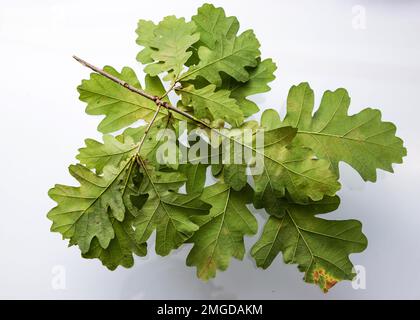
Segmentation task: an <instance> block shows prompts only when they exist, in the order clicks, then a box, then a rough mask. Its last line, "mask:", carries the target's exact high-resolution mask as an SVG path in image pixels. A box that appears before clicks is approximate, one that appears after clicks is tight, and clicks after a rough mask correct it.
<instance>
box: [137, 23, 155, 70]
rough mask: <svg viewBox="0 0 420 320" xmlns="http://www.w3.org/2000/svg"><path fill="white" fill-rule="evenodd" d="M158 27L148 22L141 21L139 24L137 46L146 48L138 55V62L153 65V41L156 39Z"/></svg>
mask: <svg viewBox="0 0 420 320" xmlns="http://www.w3.org/2000/svg"><path fill="white" fill-rule="evenodd" d="M156 28H157V25H156V24H155V23H154V22H153V21H148V20H139V22H138V24H137V29H136V33H137V35H138V37H137V40H136V42H137V44H138V45H140V46H142V47H144V48H143V49H142V50H141V51H140V52H139V53H138V54H137V61H139V62H141V63H143V64H147V63H152V62H153V58H152V53H153V52H154V49H153V48H152V46H153V41H154V39H155V33H154V32H155V29H156Z"/></svg>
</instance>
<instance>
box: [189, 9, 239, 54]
mask: <svg viewBox="0 0 420 320" xmlns="http://www.w3.org/2000/svg"><path fill="white" fill-rule="evenodd" d="M191 20H192V21H194V22H195V24H196V26H197V31H198V32H199V33H200V41H199V42H197V43H196V44H194V47H195V48H197V50H198V48H199V47H201V46H205V47H207V48H209V49H215V47H216V42H217V41H221V40H222V39H223V38H227V39H232V38H234V37H235V36H236V34H237V33H238V30H239V22H238V19H237V18H236V17H226V14H225V10H223V8H216V7H215V6H214V5H212V4H208V3H205V4H203V6H201V7H200V8H198V10H197V14H196V15H195V16H193V17H192V18H191Z"/></svg>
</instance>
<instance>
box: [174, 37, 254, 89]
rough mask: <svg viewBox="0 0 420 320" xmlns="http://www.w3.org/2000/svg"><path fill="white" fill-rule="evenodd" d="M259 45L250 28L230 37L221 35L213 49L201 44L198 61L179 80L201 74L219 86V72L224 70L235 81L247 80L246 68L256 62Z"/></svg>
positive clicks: (193, 77)
mask: <svg viewBox="0 0 420 320" xmlns="http://www.w3.org/2000/svg"><path fill="white" fill-rule="evenodd" d="M259 47H260V44H259V42H258V40H257V38H256V37H255V34H254V32H253V31H252V30H247V31H245V32H244V33H242V34H241V35H239V36H238V37H233V38H230V39H229V38H225V37H223V38H222V39H221V40H220V41H217V42H216V46H215V48H214V49H209V48H207V47H204V46H201V47H200V48H199V49H198V56H199V58H200V62H199V63H198V64H197V65H194V66H191V67H190V68H189V70H188V71H187V72H185V73H184V74H183V75H181V76H180V78H179V81H188V80H194V79H196V78H197V77H198V76H201V77H203V78H205V79H206V80H207V81H208V82H210V83H212V84H215V85H216V86H217V87H220V86H221V85H222V78H221V75H220V72H225V73H226V74H228V75H229V76H231V77H233V78H234V79H235V80H237V81H240V82H246V81H248V80H249V72H248V71H247V69H246V68H247V67H255V66H256V65H257V64H258V61H257V58H258V57H259V56H260V50H259Z"/></svg>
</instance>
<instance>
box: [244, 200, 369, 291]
mask: <svg viewBox="0 0 420 320" xmlns="http://www.w3.org/2000/svg"><path fill="white" fill-rule="evenodd" d="M338 205H339V198H338V197H333V198H330V197H326V198H325V199H323V200H322V201H320V202H311V203H308V204H306V205H298V204H293V203H288V202H287V201H286V200H279V201H278V206H279V207H280V208H282V210H283V215H281V216H271V217H270V218H269V219H268V221H267V223H266V224H265V226H264V230H263V233H262V235H261V237H260V239H259V240H258V242H257V243H256V244H255V245H254V246H253V248H252V252H251V254H252V256H253V257H254V258H255V261H256V262H257V266H258V267H261V268H264V269H266V268H268V267H269V266H270V265H271V263H272V262H273V260H274V259H275V258H276V257H277V255H278V254H279V253H280V252H282V254H283V259H284V261H285V262H286V263H292V264H297V265H298V268H299V270H300V271H302V272H304V273H305V276H304V280H305V281H306V282H309V283H315V284H318V285H319V286H320V288H321V289H322V290H323V291H324V292H327V291H328V290H329V289H330V288H331V287H332V286H334V285H335V284H336V283H337V282H338V281H341V280H352V279H353V277H354V276H355V274H354V273H353V271H352V268H353V265H352V263H351V261H350V259H349V257H348V256H349V255H350V254H352V253H356V252H361V251H363V250H364V249H365V248H366V246H367V240H366V237H365V236H364V235H363V233H362V231H361V228H362V226H361V223H360V222H359V221H356V220H343V221H337V220H325V219H321V218H317V217H315V215H317V214H320V213H326V212H330V211H333V210H335V209H336V208H337V207H338Z"/></svg>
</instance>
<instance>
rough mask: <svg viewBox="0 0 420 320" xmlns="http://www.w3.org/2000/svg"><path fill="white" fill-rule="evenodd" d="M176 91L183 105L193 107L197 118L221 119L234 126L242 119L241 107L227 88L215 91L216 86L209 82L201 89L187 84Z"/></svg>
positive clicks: (239, 123) (240, 122)
mask: <svg viewBox="0 0 420 320" xmlns="http://www.w3.org/2000/svg"><path fill="white" fill-rule="evenodd" d="M177 92H178V93H180V94H181V95H182V102H183V105H184V106H190V105H191V106H192V107H193V109H194V115H195V116H196V117H197V118H207V119H211V120H216V119H223V120H225V121H226V122H228V123H230V124H232V125H233V126H235V127H237V126H239V125H241V124H242V122H243V120H244V116H243V113H242V111H241V109H240V108H239V106H238V105H237V103H236V101H235V100H234V99H232V98H230V97H229V95H230V91H228V90H218V91H216V86H215V85H212V84H210V85H208V86H206V87H204V88H201V89H195V88H194V86H192V85H189V86H187V87H185V88H182V89H177Z"/></svg>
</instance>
